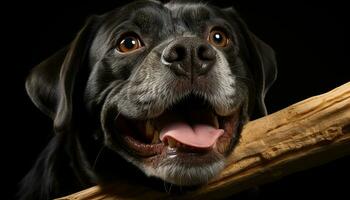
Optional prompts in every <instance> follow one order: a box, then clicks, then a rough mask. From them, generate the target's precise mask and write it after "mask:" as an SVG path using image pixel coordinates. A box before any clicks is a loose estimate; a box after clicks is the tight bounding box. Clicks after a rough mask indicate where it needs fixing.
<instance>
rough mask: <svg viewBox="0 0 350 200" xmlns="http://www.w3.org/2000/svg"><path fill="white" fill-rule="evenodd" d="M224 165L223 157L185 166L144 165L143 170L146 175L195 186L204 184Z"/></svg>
mask: <svg viewBox="0 0 350 200" xmlns="http://www.w3.org/2000/svg"><path fill="white" fill-rule="evenodd" d="M224 167H225V161H224V160H223V159H219V160H216V161H214V162H212V163H210V164H205V165H202V166H186V165H181V164H177V163H169V164H165V165H160V166H159V167H157V168H154V167H149V166H146V167H144V172H145V174H146V175H148V176H152V177H157V178H160V179H162V180H164V181H166V182H168V183H171V184H175V185H179V186H195V185H203V184H206V183H207V182H208V181H209V180H211V179H213V178H214V177H215V176H217V175H218V174H219V172H221V171H222V170H223V168H224Z"/></svg>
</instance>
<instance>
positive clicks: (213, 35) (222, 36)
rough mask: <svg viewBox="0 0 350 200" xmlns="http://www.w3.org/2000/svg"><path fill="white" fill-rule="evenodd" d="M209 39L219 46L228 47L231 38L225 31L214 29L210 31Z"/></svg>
mask: <svg viewBox="0 0 350 200" xmlns="http://www.w3.org/2000/svg"><path fill="white" fill-rule="evenodd" d="M208 41H209V42H210V43H211V44H212V45H215V46H217V47H226V46H227V44H228V42H229V38H228V37H227V35H226V33H225V32H223V31H221V30H218V29H213V30H211V31H210V34H209V37H208Z"/></svg>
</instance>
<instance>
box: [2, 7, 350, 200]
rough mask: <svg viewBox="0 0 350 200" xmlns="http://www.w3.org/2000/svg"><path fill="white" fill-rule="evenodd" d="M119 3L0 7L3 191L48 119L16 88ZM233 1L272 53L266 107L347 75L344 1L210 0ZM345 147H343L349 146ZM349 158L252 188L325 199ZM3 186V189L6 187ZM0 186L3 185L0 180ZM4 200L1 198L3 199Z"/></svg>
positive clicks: (39, 141) (44, 134) (30, 155)
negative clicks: (272, 78)
mask: <svg viewBox="0 0 350 200" xmlns="http://www.w3.org/2000/svg"><path fill="white" fill-rule="evenodd" d="M123 3H124V2H123V1H114V2H107V1H92V2H85V3H82V4H78V3H75V4H72V3H71V2H69V1H57V0H55V1H46V2H45V3H39V2H27V3H24V2H18V3H13V4H11V5H2V6H1V11H2V15H3V16H2V24H1V32H2V34H3V35H4V36H2V37H1V39H2V46H1V48H2V52H3V53H1V55H2V56H1V57H3V58H1V62H2V67H1V88H2V89H1V101H2V103H1V106H2V112H1V113H2V120H1V123H3V124H2V129H1V148H2V151H1V154H2V159H1V165H2V170H1V172H2V177H3V178H2V182H3V185H5V189H6V190H5V191H4V192H3V193H2V195H3V196H5V197H7V196H10V195H12V194H13V193H14V191H15V186H16V184H17V183H18V181H19V180H20V179H21V178H22V177H23V176H24V175H25V173H26V172H27V171H28V170H29V169H30V167H31V166H32V165H33V163H34V161H35V158H36V157H37V155H38V153H39V152H40V151H41V150H42V149H43V147H44V146H45V144H46V142H47V141H48V140H49V138H50V135H51V134H52V133H51V121H50V120H49V119H48V118H47V117H46V116H44V115H43V114H41V113H40V112H39V110H38V109H36V108H35V107H34V105H33V104H32V103H31V102H30V100H29V98H28V97H27V95H26V93H25V89H24V81H25V77H26V75H27V74H28V72H29V70H30V69H31V68H32V67H33V66H35V65H36V64H38V63H39V62H40V61H42V60H44V59H45V58H47V57H48V56H49V55H51V54H52V53H54V52H55V51H56V50H58V49H60V48H61V47H63V46H65V45H66V44H68V43H69V42H70V41H71V40H72V39H73V38H74V36H75V34H76V33H77V31H78V30H79V29H80V28H81V27H82V25H83V24H84V21H85V19H86V18H87V16H89V15H91V14H101V13H104V12H106V11H109V10H111V9H113V8H114V7H117V6H119V5H122V4H123ZM213 4H216V5H219V6H228V5H230V4H233V5H235V7H236V9H237V10H238V11H239V12H240V13H241V16H242V17H243V19H244V20H245V21H246V22H247V24H248V26H249V27H250V29H251V30H252V31H253V32H254V33H255V34H256V35H258V36H259V37H260V38H261V39H262V40H264V41H265V42H266V43H268V44H270V45H271V46H272V47H273V48H274V49H275V51H276V54H277V59H278V66H279V76H278V80H277V82H276V83H275V85H274V86H273V87H272V89H271V90H270V93H268V96H267V99H266V101H267V106H268V108H269V110H270V112H274V111H277V110H279V109H282V108H284V107H286V106H288V105H291V104H293V103H295V102H298V101H300V100H303V99H305V98H308V97H311V96H314V95H318V94H321V93H324V92H327V91H329V90H330V89H332V88H334V87H337V86H340V85H341V84H343V83H346V82H348V81H349V80H350V72H349V67H350V66H349V63H348V61H347V57H346V55H348V53H349V52H348V49H346V47H347V45H346V42H347V38H346V36H347V33H348V32H347V30H346V25H347V24H346V23H345V21H346V17H345V8H346V6H345V3H344V4H337V3H335V2H333V1H332V2H331V3H329V2H328V3H320V2H317V3H306V2H297V1H280V3H276V2H275V3H273V4H272V3H271V2H270V3H266V2H265V1H260V2H254V1H244V0H237V1H213ZM349 148H350V147H349ZM349 169H350V157H349V156H348V157H344V158H341V159H338V160H336V161H334V162H331V163H328V164H325V165H322V166H319V167H316V168H312V169H309V170H306V171H303V172H298V173H295V174H293V175H290V176H287V177H285V178H282V179H281V180H278V181H275V182H273V183H269V184H266V185H263V186H261V187H260V189H259V191H258V192H254V194H253V195H252V194H247V193H245V194H242V195H241V196H242V197H247V195H248V196H250V197H252V196H254V197H255V198H257V199H263V198H264V199H265V198H274V197H275V198H280V197H281V195H283V197H284V198H285V197H292V198H300V197H302V196H307V197H310V198H311V197H316V196H322V197H330V198H336V199H340V198H342V196H341V195H346V194H348V193H347V192H348V191H347V190H349V186H348V185H347V184H346V183H343V182H346V181H348V180H349V178H350V171H349ZM6 185H7V186H8V187H6ZM2 187H3V188H4V186H2ZM5 199H6V198H5Z"/></svg>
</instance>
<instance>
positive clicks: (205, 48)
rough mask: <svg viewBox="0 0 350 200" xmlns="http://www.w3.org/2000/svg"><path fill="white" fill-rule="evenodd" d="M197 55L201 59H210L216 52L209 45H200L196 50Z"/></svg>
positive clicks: (212, 58)
mask: <svg viewBox="0 0 350 200" xmlns="http://www.w3.org/2000/svg"><path fill="white" fill-rule="evenodd" d="M197 56H198V58H199V59H200V60H203V61H212V60H214V59H215V57H216V54H215V51H214V49H213V48H211V47H210V46H209V45H200V46H199V47H198V50H197Z"/></svg>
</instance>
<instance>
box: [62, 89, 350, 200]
mask: <svg viewBox="0 0 350 200" xmlns="http://www.w3.org/2000/svg"><path fill="white" fill-rule="evenodd" d="M349 154H350V82H348V83H346V84H344V85H342V86H340V87H338V88H336V89H334V90H332V91H330V92H328V93H325V94H323V95H319V96H315V97H312V98H309V99H306V100H304V101H301V102H299V103H296V104H294V105H291V106H289V107H287V108H285V109H283V110H281V111H278V112H276V113H273V114H270V115H268V116H266V117H263V118H260V119H257V120H255V121H251V122H249V123H248V124H247V125H246V126H245V127H244V129H243V132H242V137H241V138H240V142H239V144H238V146H237V147H236V148H235V150H234V152H233V153H232V154H231V155H230V156H229V159H228V160H229V162H228V165H227V167H226V168H225V170H224V171H223V172H222V173H221V174H220V175H219V176H218V177H217V178H216V179H215V180H212V181H211V182H210V183H208V185H206V186H203V187H201V188H199V189H197V190H195V191H191V192H188V193H186V194H181V195H176V196H174V195H170V194H168V193H162V192H159V191H155V190H152V189H150V188H148V187H147V186H141V185H132V184H130V183H129V184H128V183H127V182H120V183H118V184H116V185H110V186H104V187H101V186H95V187H92V188H89V189H86V190H83V191H81V192H78V193H75V194H72V195H70V196H67V197H63V198H61V199H65V200H73V199H74V200H78V199H79V200H87V199H89V200H91V199H92V200H97V199H99V200H107V199H108V200H112V199H113V200H119V199H148V198H150V199H221V198H224V197H227V196H230V195H232V194H234V193H237V192H239V191H242V190H244V189H247V188H250V187H254V186H257V185H259V184H262V183H266V182H271V181H273V180H276V179H278V178H281V177H283V176H285V175H288V174H291V173H293V172H296V171H300V170H304V169H308V168H310V167H314V166H317V165H321V164H323V163H325V162H329V161H332V160H335V159H337V158H339V157H342V156H344V155H349Z"/></svg>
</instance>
